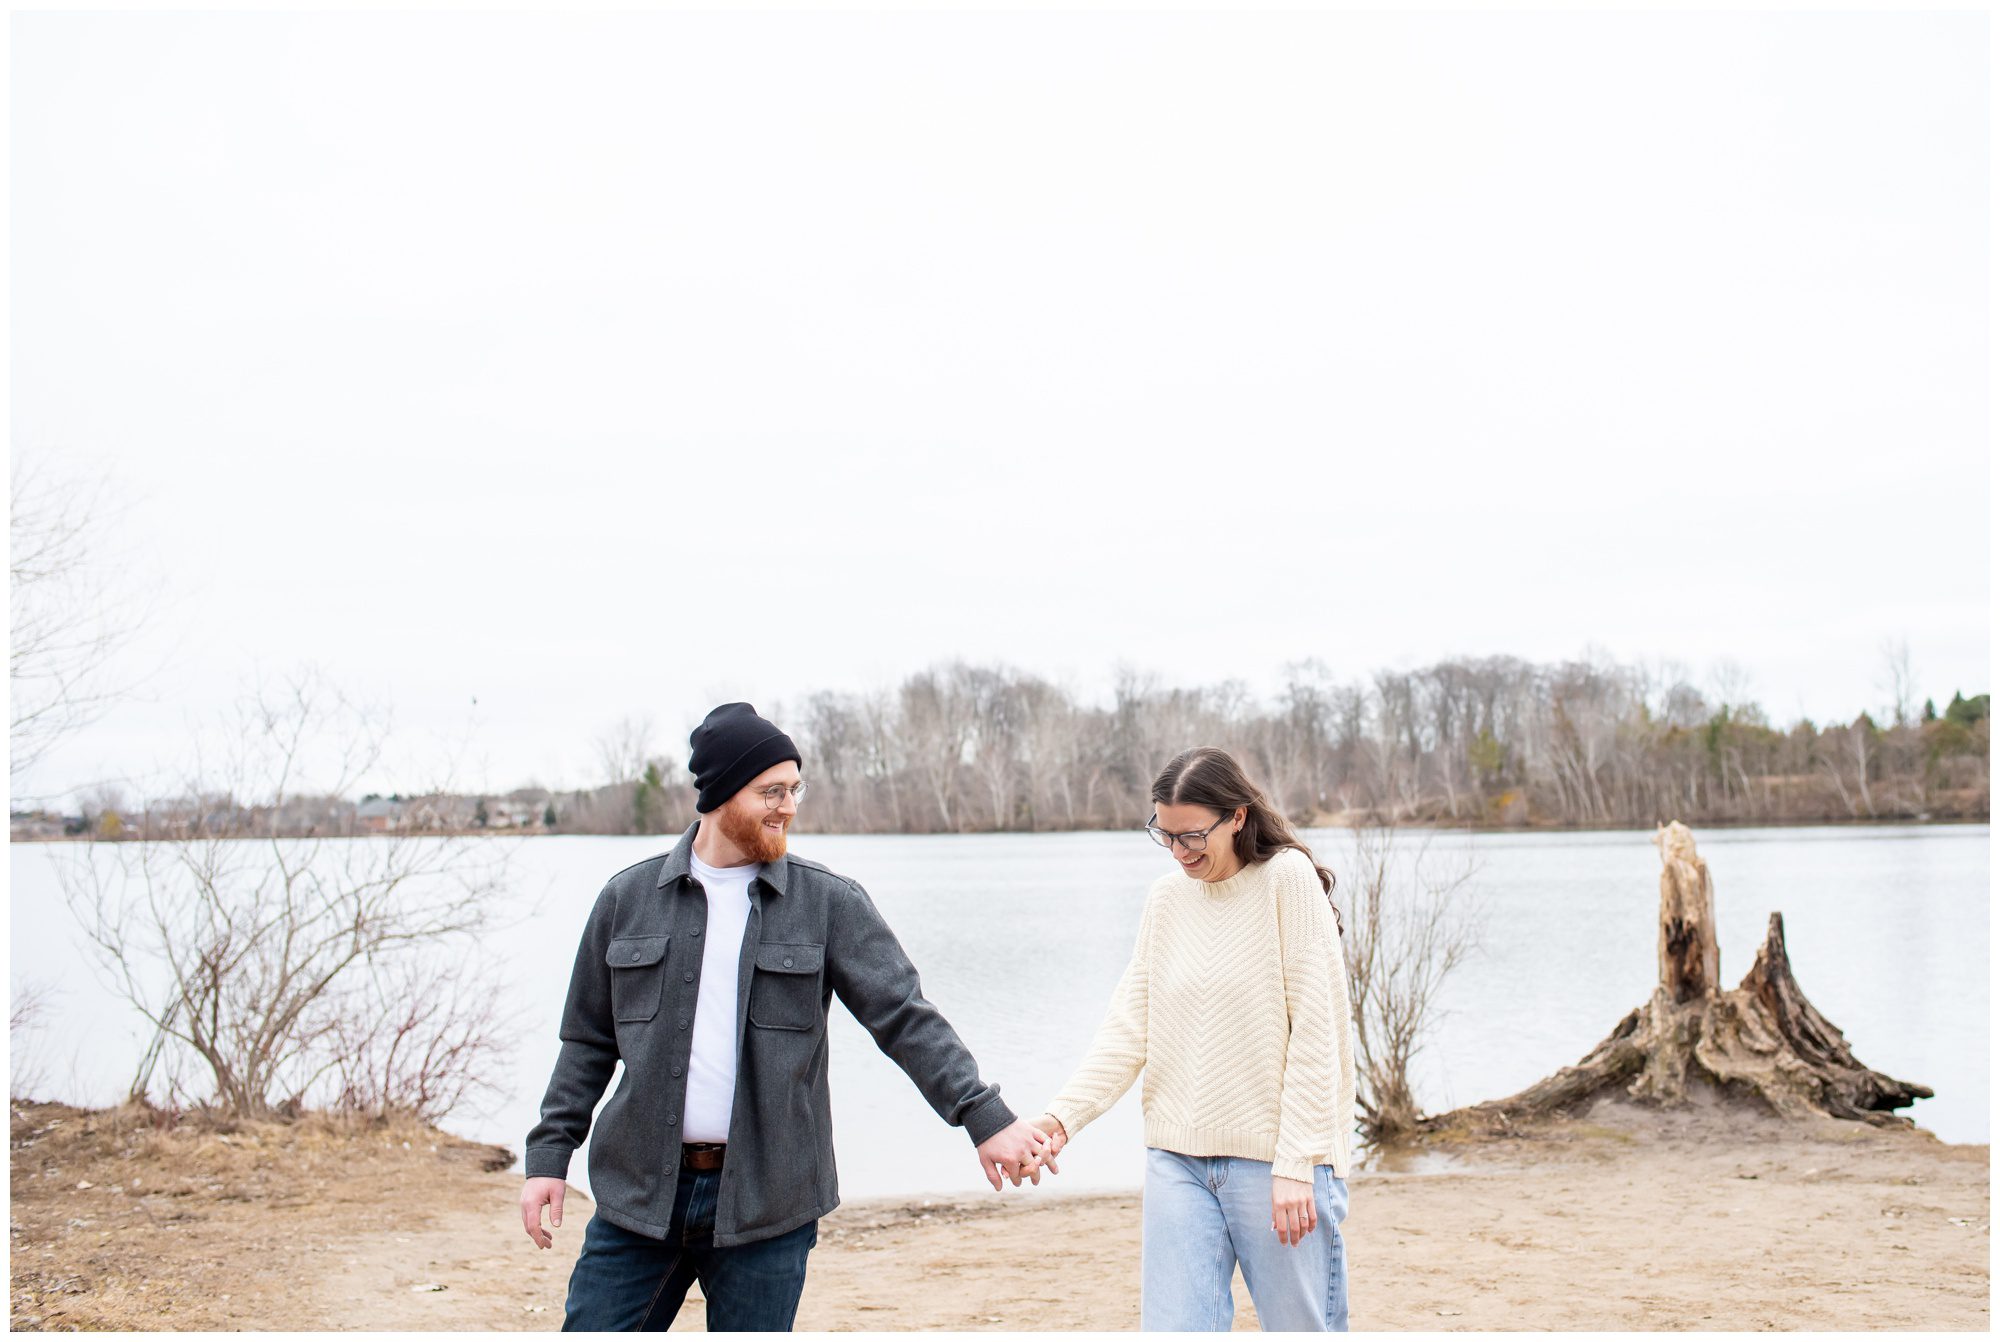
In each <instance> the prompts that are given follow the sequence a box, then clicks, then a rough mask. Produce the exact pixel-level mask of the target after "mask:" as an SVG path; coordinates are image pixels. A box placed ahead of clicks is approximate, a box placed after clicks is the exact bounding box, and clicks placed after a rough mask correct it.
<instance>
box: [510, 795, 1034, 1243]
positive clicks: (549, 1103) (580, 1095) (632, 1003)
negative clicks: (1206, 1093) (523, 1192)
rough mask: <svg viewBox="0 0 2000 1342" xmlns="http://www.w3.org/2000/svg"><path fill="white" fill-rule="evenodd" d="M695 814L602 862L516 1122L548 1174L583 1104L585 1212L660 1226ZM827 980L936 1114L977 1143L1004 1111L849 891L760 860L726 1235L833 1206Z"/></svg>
mask: <svg viewBox="0 0 2000 1342" xmlns="http://www.w3.org/2000/svg"><path fill="white" fill-rule="evenodd" d="M694 836H695V829H694V828H690V829H689V830H688V832H687V833H686V834H683V835H682V836H681V840H680V842H679V843H678V844H676V845H675V847H674V849H673V851H672V852H669V853H665V854H662V855H661V856H659V857H651V858H648V859H646V860H645V861H644V862H641V863H638V864H637V865H635V866H631V867H627V868H626V869H625V870H624V871H621V872H619V873H618V874H617V875H616V876H613V877H612V878H611V880H610V881H609V883H607V884H606V885H605V887H604V890H603V893H601V894H600V895H598V897H597V904H596V906H595V907H594V908H592V909H591V911H590V919H589V921H588V922H587V923H586V924H585V925H584V929H583V942H582V944H581V945H580V946H578V947H577V952H576V967H575V968H574V969H573V970H572V971H571V974H570V983H569V997H568V999H567V1000H566V1001H565V1002H564V1003H563V1015H562V1031H561V1033H562V1051H561V1052H560V1053H559V1054H558V1055H557V1057H556V1065H555V1072H554V1074H553V1075H552V1076H551V1077H550V1078H549V1088H548V1092H547V1094H546V1095H545V1096H544V1097H543V1099H542V1121H541V1122H540V1123H537V1124H536V1125H535V1128H534V1130H533V1131H532V1132H530V1133H529V1134H528V1143H527V1154H526V1158H525V1164H526V1167H527V1175H528V1177H529V1178H536V1177H540V1176H547V1177H550V1178H557V1179H560V1178H563V1177H565V1176H566V1175H567V1174H568V1173H569V1161H570V1156H571V1155H572V1154H573V1153H574V1152H575V1151H576V1148H577V1147H579V1146H581V1145H582V1144H583V1139H584V1137H585V1135H586V1134H588V1133H589V1132H590V1131H591V1117H590V1116H591V1111H592V1109H594V1108H595V1107H596V1105H597V1101H598V1099H599V1098H600V1097H601V1096H602V1095H603V1094H604V1088H605V1086H606V1085H608V1084H609V1083H610V1081H611V1074H612V1071H613V1070H614V1069H615V1068H616V1066H617V1064H618V1063H619V1062H621V1061H622V1062H623V1063H624V1064H625V1073H624V1077H623V1079H622V1080H620V1082H619V1084H618V1089H617V1091H616V1092H615V1093H614V1094H613V1095H612V1096H611V1099H610V1100H609V1101H608V1102H607V1103H606V1104H605V1106H604V1111H603V1112H602V1113H601V1114H599V1115H598V1116H597V1129H596V1136H595V1138H594V1139H593V1140H592V1141H591V1143H590V1185H591V1190H592V1192H593V1193H595V1194H596V1198H597V1214H598V1215H600V1216H602V1217H604V1218H605V1219H606V1220H608V1221H610V1222H612V1223H613V1224H614V1225H619V1226H623V1227H624V1228H625V1229H627V1230H632V1231H636V1232H638V1233H639V1234H642V1235H651V1236H654V1237H656V1238H665V1237H666V1235H667V1222H668V1219H669V1216H670V1213H671V1211H672V1208H673V1203H674V1188H675V1185H676V1182H677V1180H678V1178H679V1175H680V1161H681V1132H680V1122H681V1109H682V1102H683V1100H684V1099H685V1097H686V1094H687V1068H688V1055H689V1051H690V1043H691V1040H692V1038H693V1025H694V1007H695V997H696V994H697V992H698V991H699V989H700V986H701V951H702V942H701V938H702V933H703V931H704V929H705V927H706V924H707V921H708V900H707V896H706V895H704V894H703V893H702V888H701V885H700V883H699V882H697V881H696V880H695V879H694V877H693V876H692V875H691V874H690V873H689V864H688V858H689V856H690V854H692V852H693V851H694ZM835 993H838V994H839V996H840V1000H841V1002H842V1003H843V1004H844V1005H845V1006H846V1007H847V1009H848V1010H849V1011H851V1012H853V1013H854V1017H855V1019H856V1020H858V1021H860V1022H861V1024H862V1025H863V1026H864V1027H866V1028H867V1030H868V1033H869V1034H871V1035H873V1036H874V1038H875V1043H876V1045H877V1046H878V1047H880V1048H881V1050H882V1051H883V1052H884V1053H886V1054H888V1055H889V1057H890V1058H891V1059H893V1060H894V1061H895V1063H896V1065H897V1066H899V1067H901V1068H902V1069H903V1071H904V1072H906V1073H908V1074H909V1077H910V1079H911V1080H912V1081H914V1082H915V1083H916V1085H917V1089H918V1090H920V1091H922V1092H923V1096H924V1098H925V1099H926V1100H928V1101H930V1105H931V1108H933V1109H935V1110H937V1112H938V1115H939V1116H940V1117H941V1118H943V1119H944V1120H945V1121H946V1122H947V1123H951V1124H954V1125H955V1126H958V1127H962V1128H964V1129H965V1130H966V1134H967V1135H968V1136H969V1137H971V1138H972V1140H973V1141H974V1142H975V1143H978V1142H983V1141H985V1140H986V1139H987V1138H988V1137H991V1136H992V1135H993V1134H994V1133H996V1132H999V1131H1000V1130H1001V1129H1002V1128H1004V1127H1006V1126H1007V1125H1008V1124H1010V1123H1012V1122H1013V1121H1014V1113H1013V1111H1012V1110H1010V1109H1009V1108H1008V1107H1007V1106H1006V1105H1005V1104H1004V1103H1002V1102H1001V1099H1000V1088H999V1087H998V1086H992V1085H988V1084H987V1083H985V1082H984V1081H982V1080H980V1078H979V1066H978V1064H977V1063H976V1062H975V1061H974V1060H973V1057H972V1054H971V1053H970V1052H969V1051H968V1050H967V1049H966V1047H965V1044H964V1043H963V1041H961V1040H960V1039H959V1037H958V1033H957V1031H955V1030H953V1029H952V1028H951V1025H950V1024H949V1023H948V1022H947V1021H946V1020H945V1018H944V1017H943V1016H942V1015H940V1014H939V1013H938V1009H937V1008H936V1007H934V1006H932V1005H931V1004H930V1003H929V1002H928V1001H926V1000H925V998H924V995H923V987H922V985H921V984H920V983H919V982H918V980H917V971H916V968H915V966H913V965H912V964H911V963H910V960H909V957H908V956H907V955H905V954H904V953H903V948H902V946H901V944H900V943H898V942H897V940H896V935H895V933H893V932H891V931H890V930H889V925H888V924H887V923H885V922H883V921H882V915H881V914H880V913H879V912H877V911H876V908H875V905H874V903H873V902H872V901H871V900H870V899H869V898H868V895H867V893H866V892H865V891H863V890H862V888H861V887H860V886H858V885H856V884H855V883H854V882H853V881H850V880H848V879H847V878H846V877H844V876H837V875H835V874H834V873H833V872H831V871H828V870H827V869H826V868H825V867H822V866H820V865H819V864H818V863H817V862H808V861H806V860H804V859H803V858H799V857H793V856H791V855H789V854H788V855H786V856H785V857H781V858H779V859H778V860H777V861H776V862H768V863H765V864H764V865H763V866H762V867H761V868H760V869H759V870H758V873H757V876H756V878H755V879H754V880H752V881H751V883H750V921H749V924H748V926H747V927H746V928H745V929H744V933H743V949H742V959H741V961H740V963H739V974H738V979H737V1000H736V1026H737V1037H738V1039H739V1040H740V1041H741V1042H740V1044H739V1047H738V1054H737V1070H736V1099H735V1104H734V1107H733V1109H732V1111H731V1115H730V1122H729V1148H728V1158H727V1159H726V1160H725V1161H724V1163H723V1169H722V1185H721V1189H720V1193H719V1196H718V1202H717V1206H716V1212H715V1244H716V1246H717V1247H718V1248H726V1247H728V1246H730V1245H732V1244H748V1243H751V1242H753V1241H756V1240H760V1239H767V1238H769V1237H771V1236H773V1235H782V1234H784V1233H785V1232H786V1231H788V1230H792V1229H796V1228H797V1227H799V1226H801V1225H804V1224H805V1223H806V1222H807V1221H811V1220H814V1219H816V1218H818V1217H821V1216H824V1215H826V1214H827V1213H828V1212H830V1211H832V1210H833V1209H834V1208H835V1207H836V1206H838V1205H839V1204H840V1191H839V1188H838V1186H837V1183H836V1180H835V1177H834V1163H833V1116H832V1112H831V1107H830V1102H829V1097H828V1092H827V1080H826V1058H827V1031H826V1018H827V1009H828V1005H829V1002H830V1001H831V998H832V996H833V994H835Z"/></svg>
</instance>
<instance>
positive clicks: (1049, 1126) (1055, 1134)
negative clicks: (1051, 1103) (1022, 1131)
mask: <svg viewBox="0 0 2000 1342" xmlns="http://www.w3.org/2000/svg"><path fill="white" fill-rule="evenodd" d="M1030 1122H1032V1123H1033V1124H1034V1126H1035V1128H1036V1129H1037V1130H1038V1131H1040V1132H1041V1134H1042V1135H1043V1136H1044V1137H1046V1138H1048V1139H1049V1154H1050V1155H1052V1156H1059V1155H1061V1154H1062V1149H1063V1148H1064V1147H1065V1146H1068V1145H1069V1129H1067V1128H1065V1127H1064V1126H1063V1125H1062V1120H1061V1119H1059V1118H1057V1117H1056V1116H1055V1115H1054V1114H1043V1115H1042V1116H1041V1117H1040V1118H1037V1119H1031V1120H1030ZM1049 1168H1050V1169H1054V1168H1055V1166H1053V1165H1051V1166H1049Z"/></svg>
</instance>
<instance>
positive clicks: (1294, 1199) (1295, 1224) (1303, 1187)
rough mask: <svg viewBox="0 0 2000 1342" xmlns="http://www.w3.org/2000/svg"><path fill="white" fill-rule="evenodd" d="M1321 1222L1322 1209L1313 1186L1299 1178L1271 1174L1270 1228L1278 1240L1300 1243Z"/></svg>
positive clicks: (1286, 1243) (1279, 1241) (1287, 1242)
mask: <svg viewBox="0 0 2000 1342" xmlns="http://www.w3.org/2000/svg"><path fill="white" fill-rule="evenodd" d="M1318 1224H1319V1209H1318V1208H1317V1207H1315V1206H1314V1205H1313V1186H1312V1185H1311V1184H1309V1183H1305V1182H1303V1181H1301V1180H1298V1179H1286V1178H1283V1177H1282V1176H1280V1175H1276V1174H1274V1175H1272V1176H1271V1229H1272V1230H1273V1231H1274V1232H1276V1234H1277V1236H1278V1243H1280V1244H1285V1245H1294V1244H1297V1243H1298V1242H1299V1241H1300V1240H1302V1239H1304V1238H1305V1237H1306V1236H1307V1235H1310V1234H1312V1232H1313V1227H1315V1226H1317V1225H1318Z"/></svg>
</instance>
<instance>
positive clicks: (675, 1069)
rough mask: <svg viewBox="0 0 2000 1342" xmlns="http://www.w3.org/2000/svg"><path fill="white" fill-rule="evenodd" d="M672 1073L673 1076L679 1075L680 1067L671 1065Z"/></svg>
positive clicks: (677, 1064) (676, 1064)
mask: <svg viewBox="0 0 2000 1342" xmlns="http://www.w3.org/2000/svg"><path fill="white" fill-rule="evenodd" d="M672 1071H673V1074H674V1075H675V1076H679V1075H680V1074H681V1065H680V1064H679V1063H675V1064H674V1065H673V1068H672Z"/></svg>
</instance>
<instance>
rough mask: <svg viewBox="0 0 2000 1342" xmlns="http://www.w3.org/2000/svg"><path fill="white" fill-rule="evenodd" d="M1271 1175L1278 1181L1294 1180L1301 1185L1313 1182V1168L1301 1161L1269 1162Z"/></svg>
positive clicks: (1279, 1160)
mask: <svg viewBox="0 0 2000 1342" xmlns="http://www.w3.org/2000/svg"><path fill="white" fill-rule="evenodd" d="M1271 1174H1272V1176H1273V1177H1274V1178H1278V1179H1296V1180H1298V1181H1299V1182H1300V1183H1302V1184H1309V1183H1311V1182H1312V1181H1313V1167H1312V1166H1311V1164H1309V1163H1308V1162H1306V1161H1303V1160H1285V1159H1282V1158H1281V1159H1278V1160H1274V1161H1272V1162H1271Z"/></svg>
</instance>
